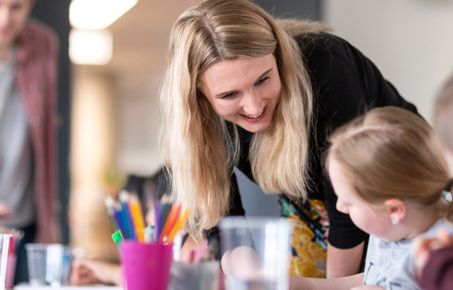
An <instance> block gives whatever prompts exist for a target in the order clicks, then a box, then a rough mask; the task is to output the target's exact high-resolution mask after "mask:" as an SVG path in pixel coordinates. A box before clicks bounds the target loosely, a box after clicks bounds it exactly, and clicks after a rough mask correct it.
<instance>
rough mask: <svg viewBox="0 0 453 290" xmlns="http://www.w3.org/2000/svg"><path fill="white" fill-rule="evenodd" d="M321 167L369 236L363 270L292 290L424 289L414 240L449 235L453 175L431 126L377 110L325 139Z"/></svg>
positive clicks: (296, 283) (302, 281)
mask: <svg viewBox="0 0 453 290" xmlns="http://www.w3.org/2000/svg"><path fill="white" fill-rule="evenodd" d="M330 140H331V144H332V145H331V147H330V149H329V151H328V156H327V161H326V167H327V169H328V174H329V177H330V179H331V181H332V185H333V187H334V189H335V193H336V194H337V195H338V199H337V204H336V206H337V208H338V210H339V211H341V212H343V213H345V214H349V215H350V217H351V219H352V221H353V222H354V223H355V224H356V225H357V226H358V227H359V228H361V229H362V230H363V231H365V232H367V233H369V234H370V240H369V244H368V250H367V254H366V263H365V267H364V272H363V273H361V274H357V275H355V276H350V277H344V278H337V279H316V278H300V277H297V278H296V279H293V280H292V281H293V284H292V286H291V289H301V290H304V289H332V290H336V289H351V288H353V289H387V290H390V289H413V290H416V289H421V288H420V287H419V286H418V285H417V282H416V277H415V274H414V272H415V266H414V255H413V253H412V251H410V249H411V246H412V245H413V241H414V239H416V238H417V237H427V238H430V237H434V236H436V235H437V234H438V233H440V232H442V231H445V232H448V233H450V234H452V233H453V224H452V221H453V216H452V214H453V204H452V181H453V178H452V175H451V173H450V172H449V168H448V164H447V162H446V160H445V158H444V156H443V154H442V150H441V145H440V141H439V140H437V139H436V138H432V129H431V127H430V126H429V124H428V123H427V122H426V121H424V120H423V119H422V118H420V117H419V116H417V115H416V114H414V113H411V112H408V111H405V110H402V109H400V108H395V107H385V108H375V109H372V110H371V111H369V112H368V113H367V114H365V115H364V116H363V117H359V118H357V119H355V120H354V121H351V122H350V123H349V124H347V125H345V126H344V127H341V128H339V129H337V130H336V131H335V133H334V134H333V135H332V136H331V137H330Z"/></svg>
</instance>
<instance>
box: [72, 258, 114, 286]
mask: <svg viewBox="0 0 453 290" xmlns="http://www.w3.org/2000/svg"><path fill="white" fill-rule="evenodd" d="M70 283H71V284H73V285H89V284H114V285H122V275H121V267H120V265H118V264H113V263H108V262H102V261H98V260H94V259H89V258H76V259H75V260H74V262H73V263H72V270H71V276H70Z"/></svg>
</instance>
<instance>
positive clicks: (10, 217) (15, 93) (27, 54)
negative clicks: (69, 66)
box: [0, 0, 60, 283]
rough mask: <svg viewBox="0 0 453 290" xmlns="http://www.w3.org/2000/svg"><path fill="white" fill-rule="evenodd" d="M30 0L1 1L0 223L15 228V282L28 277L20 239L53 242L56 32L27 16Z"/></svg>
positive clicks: (55, 219)
mask: <svg viewBox="0 0 453 290" xmlns="http://www.w3.org/2000/svg"><path fill="white" fill-rule="evenodd" d="M34 2H35V1H34V0H0V217H1V218H0V225H1V226H5V227H11V228H15V229H19V230H21V231H23V232H24V237H23V239H22V240H21V242H20V244H19V246H18V247H17V262H18V263H17V267H16V276H15V282H16V283H17V282H25V281H28V270H27V264H26V251H25V248H24V245H25V243H31V242H35V241H38V242H57V241H59V238H60V233H59V225H58V221H59V218H58V210H57V209H58V198H57V176H56V128H57V111H56V102H57V96H56V92H57V52H58V45H57V43H58V42H57V37H56V34H55V33H54V32H53V31H52V30H51V29H50V28H49V27H47V26H45V25H44V24H42V23H40V22H37V21H34V20H29V14H30V11H31V9H32V7H33V5H34Z"/></svg>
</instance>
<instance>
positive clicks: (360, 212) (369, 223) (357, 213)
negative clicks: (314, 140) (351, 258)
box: [328, 158, 394, 240]
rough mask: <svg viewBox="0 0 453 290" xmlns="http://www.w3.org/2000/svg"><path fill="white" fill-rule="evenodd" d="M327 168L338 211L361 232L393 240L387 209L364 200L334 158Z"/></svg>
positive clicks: (330, 160) (330, 159)
mask: <svg viewBox="0 0 453 290" xmlns="http://www.w3.org/2000/svg"><path fill="white" fill-rule="evenodd" d="M328 166H329V176H330V180H331V182H332V186H333V188H334V190H335V193H336V195H337V197H338V199H337V204H336V206H337V209H338V211H340V212H342V213H344V214H348V215H349V216H350V217H351V220H352V221H353V222H354V224H355V225H356V226H357V227H358V228H360V229H361V230H363V231H365V232H367V233H369V234H372V235H375V236H378V237H380V238H383V239H386V240H394V237H393V233H392V224H391V223H390V213H389V210H388V208H387V207H385V206H384V205H382V206H379V205H375V204H371V203H370V202H368V201H366V200H364V199H363V198H362V197H361V196H360V195H359V194H358V193H357V191H356V190H355V188H354V186H353V185H352V182H351V178H349V177H348V175H347V174H346V172H345V171H344V170H343V168H342V166H341V164H340V163H339V162H338V161H337V160H335V158H329V162H328Z"/></svg>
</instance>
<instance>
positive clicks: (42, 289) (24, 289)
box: [14, 284, 123, 290]
mask: <svg viewBox="0 0 453 290" xmlns="http://www.w3.org/2000/svg"><path fill="white" fill-rule="evenodd" d="M14 290H123V288H121V287H118V286H105V285H90V286H60V287H52V286H31V285H28V284H19V285H17V286H16V287H14Z"/></svg>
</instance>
